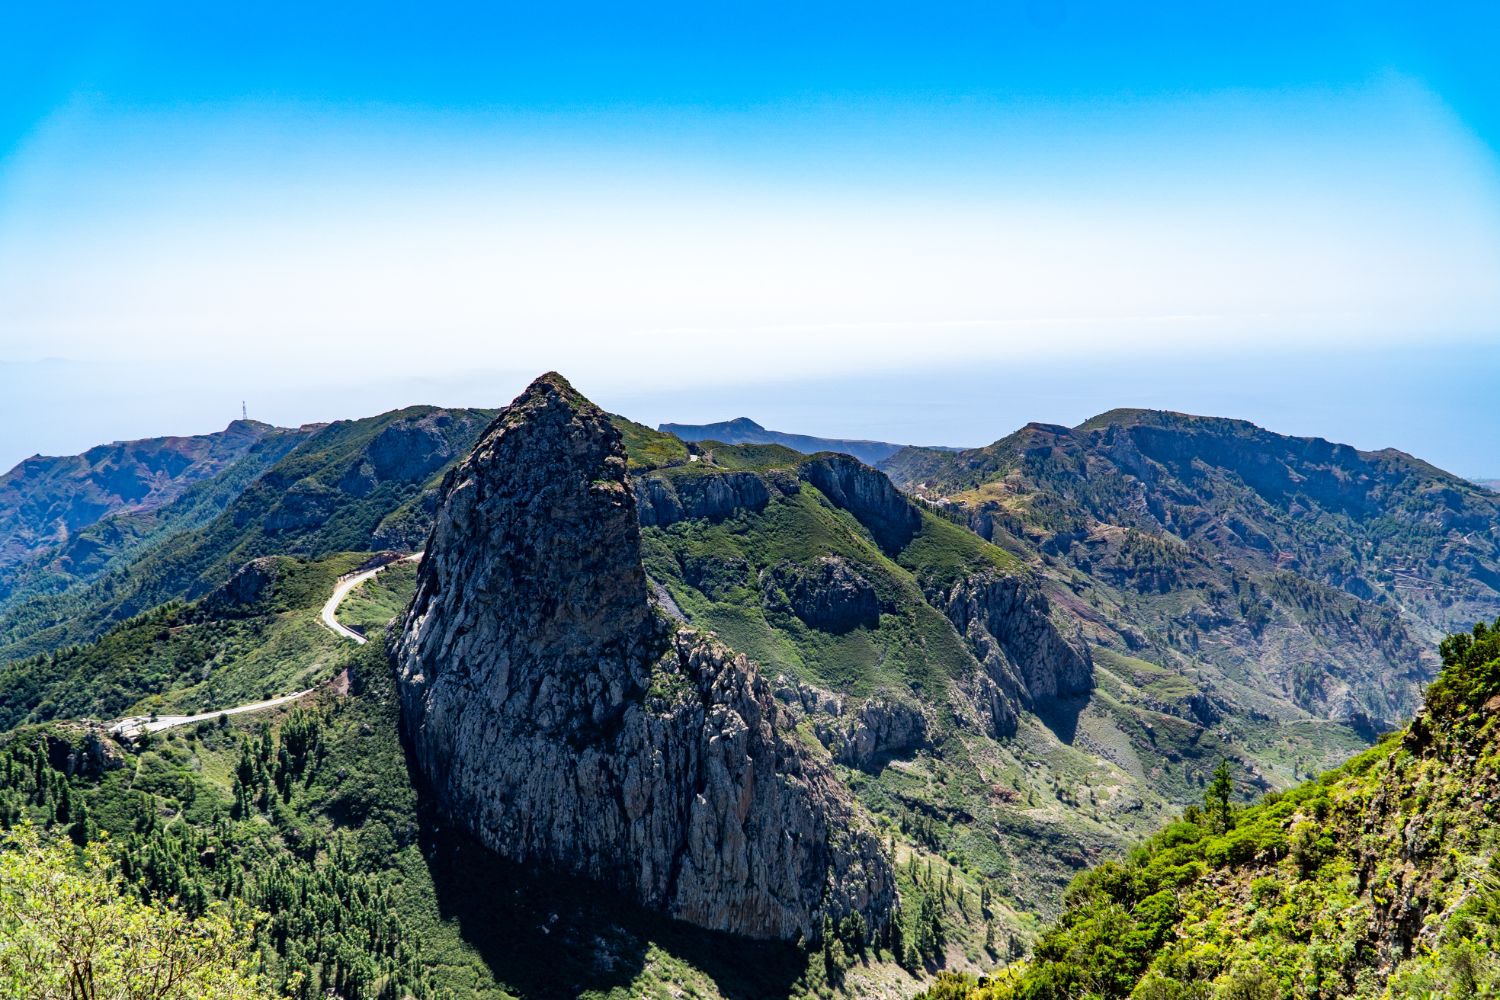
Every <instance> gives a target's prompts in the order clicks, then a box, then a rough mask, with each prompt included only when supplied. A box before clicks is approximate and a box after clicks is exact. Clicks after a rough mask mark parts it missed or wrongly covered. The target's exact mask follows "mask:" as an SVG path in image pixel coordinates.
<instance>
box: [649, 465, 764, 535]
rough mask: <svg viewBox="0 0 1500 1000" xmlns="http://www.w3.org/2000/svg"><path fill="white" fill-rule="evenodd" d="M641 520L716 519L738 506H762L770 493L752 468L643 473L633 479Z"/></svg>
mask: <svg viewBox="0 0 1500 1000" xmlns="http://www.w3.org/2000/svg"><path fill="white" fill-rule="evenodd" d="M635 498H636V505H637V508H638V509H639V512H640V520H641V524H643V525H646V526H650V525H657V526H659V527H663V528H665V527H667V526H668V525H670V524H676V523H677V522H678V521H682V520H685V519H687V518H702V519H704V520H707V521H713V522H718V521H722V520H724V519H725V518H727V517H729V516H730V515H731V514H733V513H735V512H736V511H740V510H764V509H765V506H766V504H767V503H769V502H770V499H771V493H770V491H769V490H768V489H767V488H766V484H765V481H764V480H763V479H761V477H760V476H757V475H756V474H755V473H753V472H721V473H716V474H710V475H697V476H677V477H674V478H673V479H671V480H668V479H667V478H666V477H664V476H659V475H656V476H646V477H644V478H641V479H638V480H636V481H635Z"/></svg>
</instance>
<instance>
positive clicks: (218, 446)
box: [0, 420, 280, 597]
mask: <svg viewBox="0 0 1500 1000" xmlns="http://www.w3.org/2000/svg"><path fill="white" fill-rule="evenodd" d="M277 433H280V431H279V429H278V428H275V427H272V426H271V425H270V424H263V423H260V422H259V421H254V420H236V421H234V422H233V423H231V424H230V425H229V426H228V427H226V428H225V429H224V430H222V431H219V432H217V433H215V434H201V435H198V436H196V437H164V438H148V439H145V440H141V441H117V442H115V443H114V444H105V445H99V446H98V447H96V448H90V449H89V450H88V451H86V452H84V453H83V454H81V455H68V456H58V457H51V456H43V455H33V456H32V457H31V458H28V459H26V460H25V461H24V462H22V463H20V464H19V465H17V466H16V467H15V468H14V469H11V470H10V471H9V472H7V473H5V474H4V475H3V476H0V572H3V571H4V570H7V569H9V568H10V567H13V566H15V565H17V564H19V563H23V562H26V561H27V560H28V559H30V558H31V557H32V556H34V555H35V554H37V553H38V552H40V551H42V550H43V549H47V548H51V547H52V546H54V545H57V544H59V543H62V542H65V541H67V540H68V539H69V538H71V537H73V536H74V535H75V534H77V533H78V532H79V531H82V530H83V529H85V528H87V527H88V526H89V525H91V524H94V523H95V522H97V521H98V520H100V519H101V518H103V517H106V516H108V515H109V514H112V513H114V512H116V511H121V510H132V511H145V510H152V509H155V508H158V507H163V506H165V505H167V504H169V503H171V502H172V500H173V499H174V498H176V497H177V496H178V495H179V494H180V493H181V492H182V491H183V490H185V489H186V488H187V487H189V486H191V485H192V484H193V483H195V482H198V481H199V480H202V479H208V478H211V477H213V476H215V475H217V474H218V473H219V472H221V471H223V470H224V469H225V468H227V467H228V466H230V465H231V464H233V463H234V462H235V461H236V460H237V459H239V458H240V457H241V456H243V455H244V454H245V453H246V452H247V451H249V450H250V449H251V448H253V447H254V446H255V444H256V443H257V442H259V441H260V440H261V439H263V438H265V437H266V436H268V435H273V434H277ZM3 596H4V595H3V593H0V597H3Z"/></svg>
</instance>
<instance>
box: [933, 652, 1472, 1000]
mask: <svg viewBox="0 0 1500 1000" xmlns="http://www.w3.org/2000/svg"><path fill="white" fill-rule="evenodd" d="M1442 659H1443V664H1444V665H1443V670H1442V673H1441V674H1440V675H1439V677H1438V679H1437V681H1436V682H1434V684H1433V685H1432V687H1431V688H1430V689H1429V691H1428V694H1427V707H1426V710H1425V712H1424V713H1423V714H1422V715H1421V716H1419V717H1418V718H1417V719H1416V720H1415V721H1414V722H1413V723H1412V724H1411V725H1410V726H1409V727H1407V728H1406V729H1405V730H1403V731H1401V732H1399V733H1396V734H1393V735H1392V737H1391V738H1389V739H1387V740H1385V741H1383V742H1382V743H1381V744H1380V745H1379V746H1377V747H1375V748H1373V749H1371V750H1369V751H1367V752H1365V753H1363V754H1361V755H1359V756H1358V757H1355V758H1354V759H1353V760H1351V761H1349V762H1348V763H1347V764H1345V765H1344V766H1342V767H1340V768H1338V769H1337V770H1334V771H1331V772H1328V773H1327V774H1325V775H1323V776H1322V777H1321V778H1320V779H1319V780H1317V781H1316V782H1311V783H1309V784H1306V785H1303V786H1301V787H1299V788H1297V789H1295V790H1293V791H1290V792H1288V793H1286V794H1282V795H1271V796H1267V797H1266V798H1264V799H1262V800H1261V801H1260V802H1259V803H1257V804H1256V805H1254V806H1252V807H1250V808H1247V809H1243V810H1238V809H1233V808H1229V809H1222V808H1216V807H1213V806H1214V800H1213V798H1212V796H1210V799H1209V802H1210V808H1209V809H1206V810H1203V811H1199V810H1192V811H1190V812H1189V814H1188V815H1187V817H1186V818H1185V819H1184V820H1183V821H1181V822H1179V823H1176V824H1174V825H1172V826H1169V827H1168V828H1166V829H1165V830H1164V831H1162V832H1161V833H1159V834H1158V835H1156V836H1155V837H1154V838H1152V839H1151V840H1149V841H1148V842H1146V843H1145V844H1144V845H1142V846H1141V847H1140V848H1138V849H1136V850H1135V851H1133V852H1131V854H1130V855H1129V856H1128V857H1127V858H1126V859H1125V860H1124V861H1122V862H1112V863H1109V864H1106V865H1102V866H1100V867H1099V868H1097V869H1095V870H1093V871H1091V872H1089V873H1088V874H1087V875H1084V876H1082V877H1080V878H1079V880H1078V881H1077V882H1076V883H1075V884H1074V885H1073V887H1072V888H1071V889H1070V890H1069V895H1068V905H1067V909H1066V910H1065V911H1064V914H1063V916H1062V918H1061V920H1060V921H1059V922H1058V923H1057V924H1056V925H1055V926H1054V927H1052V928H1051V929H1049V930H1048V931H1047V932H1046V933H1045V934H1043V935H1042V937H1041V939H1040V941H1039V942H1038V945H1037V948H1036V952H1035V956H1034V958H1033V959H1032V960H1031V961H1030V962H1029V963H1025V964H1022V965H1018V966H1017V967H1015V968H1012V969H1009V970H1006V971H1005V972H1004V973H1001V974H998V975H996V976H995V977H994V980H993V982H991V983H990V984H989V985H987V986H986V987H984V988H977V987H972V986H966V985H965V984H963V983H961V982H959V981H957V980H950V981H948V982H946V983H945V984H943V985H942V987H941V988H940V989H935V990H934V991H933V992H931V993H930V994H929V996H931V997H934V998H936V997H953V998H959V997H968V998H970V1000H1000V998H1011V997H1018V998H1019V997H1026V998H1034V1000H1042V998H1050V997H1059V998H1060V997H1077V996H1098V997H1103V998H1108V997H1126V996H1134V997H1252V996H1253V997H1280V996H1296V997H1346V996H1351V997H1352V996H1360V997H1374V996H1390V997H1413V998H1415V997H1423V998H1425V997H1432V996H1453V997H1470V996H1490V995H1493V993H1494V991H1495V990H1496V989H1497V988H1500V963H1497V962H1496V960H1495V954H1496V950H1497V947H1500V877H1497V870H1500V861H1497V860H1496V855H1495V845H1496V843H1497V842H1500V816H1497V806H1496V799H1495V794H1494V792H1495V789H1496V788H1497V787H1500V622H1497V623H1496V625H1495V627H1493V628H1487V627H1486V626H1484V625H1480V626H1477V627H1476V628H1475V629H1474V630H1473V632H1472V633H1458V634H1456V635H1454V636H1453V637H1451V638H1449V639H1448V640H1446V641H1445V642H1444V643H1443V645H1442Z"/></svg>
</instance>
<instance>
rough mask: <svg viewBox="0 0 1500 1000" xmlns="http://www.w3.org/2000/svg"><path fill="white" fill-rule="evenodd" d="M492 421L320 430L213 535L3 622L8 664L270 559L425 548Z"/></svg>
mask: <svg viewBox="0 0 1500 1000" xmlns="http://www.w3.org/2000/svg"><path fill="white" fill-rule="evenodd" d="M491 417H493V413H492V412H490V411H483V410H444V409H439V408H436V407H410V408H408V409H405V410H396V411H393V412H391V413H385V414H381V415H380V416H377V417H369V418H365V419H362V420H346V421H338V422H336V423H333V424H329V425H327V426H326V427H323V428H320V429H319V430H317V431H316V433H313V434H312V435H310V436H308V437H307V438H305V439H304V440H302V441H300V442H299V443H298V444H297V445H296V447H294V448H293V449H291V450H290V451H289V452H288V453H287V454H286V455H285V456H284V457H282V458H280V460H278V461H276V462H275V463H274V464H273V465H271V466H270V467H269V468H268V469H267V470H266V471H264V472H263V473H262V474H261V475H259V476H257V477H255V478H254V479H253V480H252V481H251V482H250V483H249V484H248V485H246V486H245V487H244V488H243V489H242V490H240V491H239V492H238V493H236V494H235V495H234V497H233V499H232V500H231V501H230V502H229V503H228V505H227V506H226V507H225V508H224V509H223V510H222V511H221V512H219V513H218V514H217V515H216V516H214V517H213V519H212V520H210V521H209V522H208V523H206V524H204V525H203V526H202V527H199V528H197V529H195V530H191V531H184V532H180V533H178V534H175V535H173V536H172V537H170V538H168V539H166V540H165V541H163V542H162V543H161V544H159V545H156V546H154V547H150V548H148V549H146V550H145V551H142V552H140V553H138V554H137V555H135V556H134V557H131V558H127V559H125V560H119V561H116V562H115V563H114V564H113V565H112V566H111V568H110V570H109V571H108V572H106V573H104V574H102V575H100V576H98V577H97V578H96V579H94V580H93V581H92V582H90V583H88V584H87V585H85V586H82V587H75V588H73V589H72V590H69V591H66V592H64V593H62V594H58V595H54V596H50V597H45V598H40V599H36V600H32V601H28V602H27V603H26V604H25V605H24V606H17V607H12V608H10V609H8V610H7V611H6V612H5V613H4V614H3V615H0V661H4V660H11V659H23V658H26V657H28V656H30V655H33V654H36V653H39V652H46V651H50V650H55V649H58V648H61V647H63V646H66V645H68V644H69V643H75V642H78V641H80V640H84V639H88V638H92V637H93V636H97V635H99V634H100V633H101V632H102V631H103V630H104V629H105V628H107V627H108V626H109V625H110V624H111V623H113V622H118V621H122V620H124V619H127V618H129V617H131V616H133V615H136V614H140V613H142V612H144V611H147V610H149V609H151V608H153V607H155V606H156V605H158V604H161V603H163V602H165V601H168V600H174V599H179V598H191V597H197V596H200V595H202V594H204V593H206V592H208V591H209V590H210V589H212V588H213V587H215V586H217V585H219V584H220V583H222V582H224V581H225V580H226V579H228V577H229V576H230V574H231V573H233V572H234V571H235V570H236V569H237V568H238V567H239V566H240V565H241V564H243V563H245V562H247V561H248V560H250V559H254V558H257V557H260V556H266V555H294V556H303V557H312V558H316V557H320V556H324V555H328V554H331V553H336V552H343V551H367V550H370V549H374V548H411V547H415V546H418V545H420V544H421V539H422V537H423V536H424V535H425V532H426V524H427V522H428V520H429V519H430V504H431V502H432V499H431V498H432V495H433V492H434V491H435V489H436V486H437V483H438V482H439V481H440V480H441V478H442V473H443V471H444V470H445V469H446V468H447V467H448V466H449V465H451V464H452V463H454V462H455V461H457V460H458V458H459V457H460V456H461V455H462V454H464V453H465V452H466V451H467V450H468V448H469V446H470V445H471V444H472V442H473V441H474V439H475V438H476V437H477V436H478V434H479V432H480V430H481V429H483V427H484V425H485V423H487V422H488V421H489V419H490V418H491Z"/></svg>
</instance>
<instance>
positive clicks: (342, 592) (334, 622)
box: [319, 552, 422, 646]
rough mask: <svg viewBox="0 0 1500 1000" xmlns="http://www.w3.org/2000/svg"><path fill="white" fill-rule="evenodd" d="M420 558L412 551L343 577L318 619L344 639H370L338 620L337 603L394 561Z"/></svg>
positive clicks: (418, 553) (415, 560)
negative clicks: (407, 554) (398, 557)
mask: <svg viewBox="0 0 1500 1000" xmlns="http://www.w3.org/2000/svg"><path fill="white" fill-rule="evenodd" d="M421 558H422V553H420V552H413V553H412V554H411V555H409V556H402V557H401V558H400V559H393V560H391V561H390V562H388V563H384V564H382V565H380V566H376V567H375V568H374V569H367V570H365V571H364V572H363V573H355V574H354V575H352V576H346V577H343V578H342V579H340V580H339V582H338V584H337V585H336V586H335V587H334V588H333V594H332V595H330V596H329V598H328V601H327V602H326V603H325V604H324V605H323V613H322V615H320V616H319V621H321V622H322V623H323V624H324V625H325V626H326V627H327V628H328V629H329V630H331V631H332V632H333V633H334V634H335V635H341V636H343V637H344V638H345V639H353V640H354V641H355V642H357V643H359V644H360V645H361V646H363V645H364V644H365V643H367V642H369V641H370V640H369V639H366V638H365V637H364V636H363V635H360V634H359V633H358V632H356V631H354V629H352V628H350V627H349V626H347V625H345V624H343V623H342V622H340V621H339V619H338V610H339V605H340V604H342V603H343V601H344V598H346V597H348V596H349V592H350V591H351V590H353V589H354V588H355V587H358V586H359V585H360V584H362V583H364V582H365V581H366V580H373V579H374V578H375V577H376V576H378V575H379V574H380V573H381V572H382V571H383V570H385V569H387V568H389V567H391V566H394V565H396V563H398V562H417V561H419V560H420V559H421Z"/></svg>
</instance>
